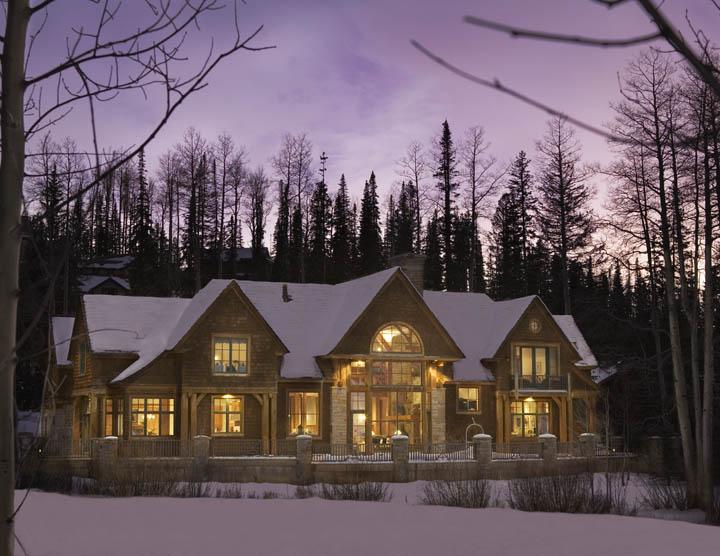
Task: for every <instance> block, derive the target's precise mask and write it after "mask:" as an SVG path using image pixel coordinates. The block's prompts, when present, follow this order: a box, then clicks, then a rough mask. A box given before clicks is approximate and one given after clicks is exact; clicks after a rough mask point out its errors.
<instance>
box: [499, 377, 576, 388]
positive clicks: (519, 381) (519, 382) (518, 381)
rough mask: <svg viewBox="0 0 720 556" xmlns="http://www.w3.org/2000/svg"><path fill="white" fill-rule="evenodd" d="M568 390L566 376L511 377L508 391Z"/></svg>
mask: <svg viewBox="0 0 720 556" xmlns="http://www.w3.org/2000/svg"><path fill="white" fill-rule="evenodd" d="M567 389H568V378H567V375H545V376H538V375H512V376H511V377H510V390H519V391H523V390H525V391H527V390H556V391H557V390H560V391H566V390H567Z"/></svg>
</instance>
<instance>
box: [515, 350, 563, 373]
mask: <svg viewBox="0 0 720 556" xmlns="http://www.w3.org/2000/svg"><path fill="white" fill-rule="evenodd" d="M515 359H516V369H517V370H518V371H519V374H520V375H521V376H523V377H527V378H532V379H534V380H536V381H543V380H545V379H546V378H547V377H548V376H555V375H557V374H558V368H557V348H555V347H551V346H518V347H516V348H515Z"/></svg>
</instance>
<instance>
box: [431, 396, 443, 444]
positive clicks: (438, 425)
mask: <svg viewBox="0 0 720 556" xmlns="http://www.w3.org/2000/svg"><path fill="white" fill-rule="evenodd" d="M431 403H432V407H431V409H430V419H431V420H432V427H431V428H432V430H431V431H430V442H432V443H433V444H442V443H443V442H445V440H446V436H445V388H434V389H433V390H432V395H431Z"/></svg>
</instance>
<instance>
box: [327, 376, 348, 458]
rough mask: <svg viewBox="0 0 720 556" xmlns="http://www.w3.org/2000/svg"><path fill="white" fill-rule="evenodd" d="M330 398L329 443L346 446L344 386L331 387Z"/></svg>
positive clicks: (346, 393) (346, 408) (345, 394)
mask: <svg viewBox="0 0 720 556" xmlns="http://www.w3.org/2000/svg"><path fill="white" fill-rule="evenodd" d="M330 398H331V404H330V405H331V407H330V443H331V444H347V442H348V426H347V412H348V407H347V403H348V402H347V398H348V391H347V388H345V387H344V386H333V387H332V388H331V392H330Z"/></svg>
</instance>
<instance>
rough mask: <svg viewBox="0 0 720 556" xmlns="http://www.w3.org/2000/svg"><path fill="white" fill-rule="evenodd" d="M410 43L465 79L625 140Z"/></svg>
mask: <svg viewBox="0 0 720 556" xmlns="http://www.w3.org/2000/svg"><path fill="white" fill-rule="evenodd" d="M410 43H411V44H412V45H413V46H414V47H415V48H417V49H418V50H419V51H420V52H422V53H423V54H424V55H425V56H427V57H428V58H430V59H431V60H432V61H433V62H435V63H436V64H438V65H440V66H442V67H444V68H445V69H447V70H449V71H450V72H452V73H454V74H455V75H458V76H460V77H462V78H463V79H467V80H468V81H472V82H473V83H477V84H478V85H482V86H483V87H488V88H489V89H495V90H496V91H500V92H501V93H504V94H506V95H509V96H511V97H513V98H516V99H518V100H520V101H522V102H524V103H525V104H529V105H530V106H533V107H534V108H538V109H539V110H542V111H543V112H546V113H547V114H550V115H551V116H557V117H561V118H564V119H565V120H567V121H568V122H570V123H571V124H573V125H575V126H577V127H579V128H581V129H584V130H585V131H589V132H590V133H594V134H595V135H599V136H601V137H604V138H605V139H608V140H610V141H618V142H623V141H624V139H623V138H621V137H618V136H616V135H614V134H612V133H608V132H607V131H605V130H604V129H601V128H599V127H595V126H594V125H591V124H588V123H585V122H583V121H582V120H578V119H577V118H574V117H572V116H570V115H568V114H566V113H564V112H562V111H560V110H557V109H555V108H552V107H550V106H548V105H547V104H543V103H542V102H539V101H537V100H535V99H533V98H530V97H529V96H527V95H525V94H523V93H521V92H519V91H516V90H514V89H510V88H509V87H506V86H505V85H503V84H502V83H500V81H499V80H498V79H493V80H492V81H490V80H489V79H483V78H482V77H478V76H476V75H473V74H472V73H468V72H466V71H465V70H462V69H460V68H458V67H457V66H454V65H452V64H450V63H449V62H447V61H445V60H444V59H443V58H440V57H439V56H437V55H436V54H434V53H432V52H431V51H430V50H428V49H427V48H425V47H424V46H423V45H422V44H420V43H419V42H418V41H416V40H411V41H410Z"/></svg>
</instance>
